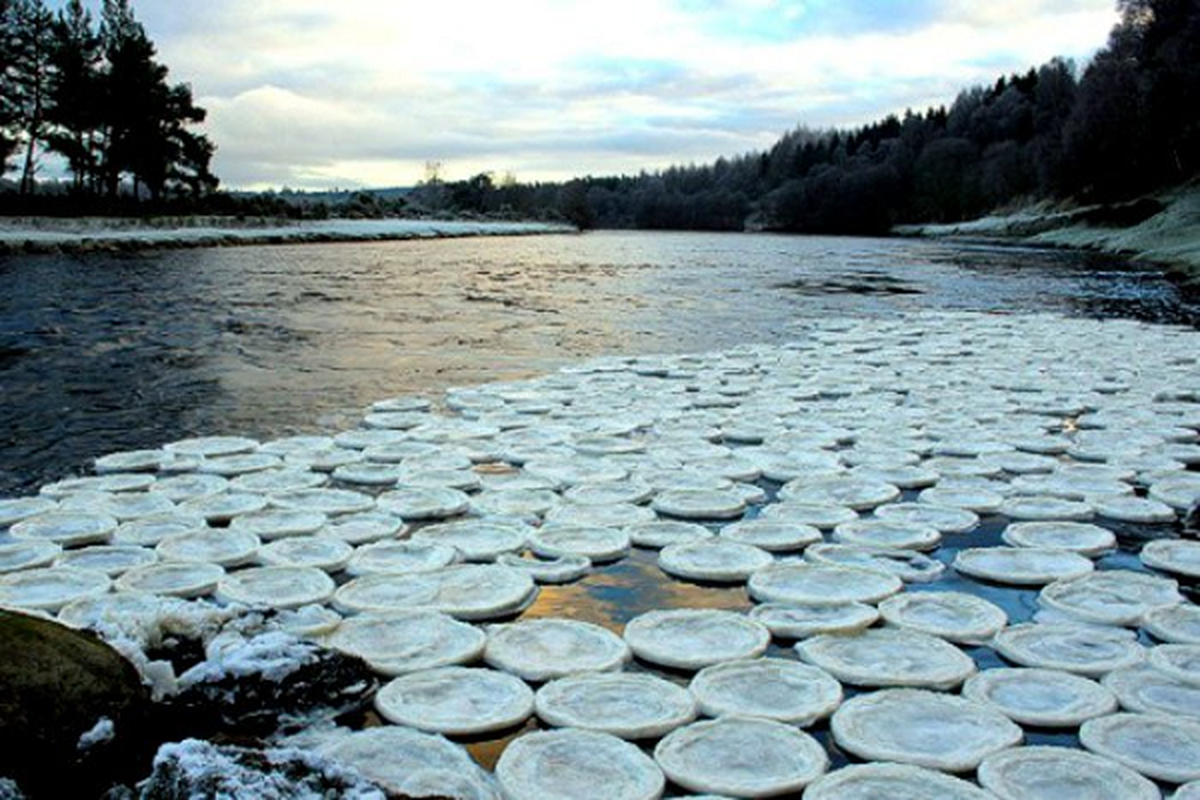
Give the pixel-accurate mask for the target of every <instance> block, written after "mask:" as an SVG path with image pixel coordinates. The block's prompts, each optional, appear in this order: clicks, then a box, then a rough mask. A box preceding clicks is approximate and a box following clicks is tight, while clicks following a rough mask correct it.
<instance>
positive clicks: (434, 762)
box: [316, 725, 500, 800]
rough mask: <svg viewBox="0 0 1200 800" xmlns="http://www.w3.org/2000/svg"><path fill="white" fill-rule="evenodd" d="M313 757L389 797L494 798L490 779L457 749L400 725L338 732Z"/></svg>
mask: <svg viewBox="0 0 1200 800" xmlns="http://www.w3.org/2000/svg"><path fill="white" fill-rule="evenodd" d="M316 753H317V754H318V755H321V756H324V757H325V758H328V759H330V760H332V761H334V762H336V763H340V764H344V765H345V766H347V767H350V768H352V769H355V770H357V771H358V772H360V773H361V774H362V775H363V777H365V778H366V779H367V780H369V781H371V782H372V783H375V784H378V785H379V786H380V787H382V788H383V789H384V790H385V791H387V792H388V794H389V795H397V796H400V797H436V796H438V795H442V794H452V795H454V796H457V797H466V798H472V800H476V798H478V800H498V797H499V794H500V793H499V792H498V791H497V790H496V788H495V786H494V785H493V780H492V777H491V776H490V775H488V774H487V773H486V772H485V771H484V770H483V769H482V768H481V767H479V765H478V764H476V763H475V761H474V760H473V759H472V758H471V756H470V754H468V753H467V751H466V749H465V748H463V747H462V746H461V745H458V744H455V743H453V742H451V741H448V740H447V739H445V738H443V737H442V736H438V735H436V734H431V733H422V732H421V731H415V730H412V729H411V728H405V727H401V726H399V725H382V726H379V727H374V728H366V729H364V730H361V731H353V732H346V733H340V734H339V735H334V736H331V737H329V738H328V739H326V740H324V741H321V742H320V743H319V744H318V745H317V747H316Z"/></svg>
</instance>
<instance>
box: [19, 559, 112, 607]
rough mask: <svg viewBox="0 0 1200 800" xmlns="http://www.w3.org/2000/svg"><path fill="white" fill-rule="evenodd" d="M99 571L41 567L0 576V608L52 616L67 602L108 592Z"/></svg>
mask: <svg viewBox="0 0 1200 800" xmlns="http://www.w3.org/2000/svg"><path fill="white" fill-rule="evenodd" d="M111 585H112V582H111V581H110V580H109V577H108V576H107V575H105V574H104V573H103V572H95V571H92V570H83V569H74V568H71V567H45V568H42V569H28V570H23V571H21V572H12V573H9V574H7V575H3V576H0V606H11V607H14V608H21V609H28V610H31V611H47V612H50V613H54V612H56V611H58V610H59V609H60V608H62V607H63V606H65V605H67V604H68V603H72V602H74V601H76V600H81V599H84V598H89V597H98V596H100V595H103V594H105V593H107V592H108V590H109V587H110V586H111Z"/></svg>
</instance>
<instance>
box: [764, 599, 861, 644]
mask: <svg viewBox="0 0 1200 800" xmlns="http://www.w3.org/2000/svg"><path fill="white" fill-rule="evenodd" d="M749 617H750V619H752V620H755V621H756V622H761V623H762V624H763V625H766V626H767V628H768V629H769V630H770V631H771V635H772V636H774V637H776V638H780V639H805V638H808V637H809V636H817V635H819V634H822V633H840V634H854V633H858V632H859V631H862V630H866V629H867V628H869V627H871V626H872V625H874V624H875V621H876V620H878V619H879V612H878V611H877V610H876V609H875V608H874V607H873V606H869V605H866V604H865V603H846V604H844V605H838V606H828V605H800V604H790V603H762V604H760V605H756V606H755V607H754V608H752V609H750V613H749Z"/></svg>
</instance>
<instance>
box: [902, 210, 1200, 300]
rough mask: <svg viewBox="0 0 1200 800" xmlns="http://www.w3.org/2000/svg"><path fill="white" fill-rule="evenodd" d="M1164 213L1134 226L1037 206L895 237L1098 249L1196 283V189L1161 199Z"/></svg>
mask: <svg viewBox="0 0 1200 800" xmlns="http://www.w3.org/2000/svg"><path fill="white" fill-rule="evenodd" d="M1159 199H1160V200H1161V201H1162V202H1163V203H1164V205H1165V206H1166V207H1165V209H1164V210H1163V211H1161V212H1160V213H1158V214H1155V215H1154V216H1152V217H1150V218H1149V219H1146V220H1144V221H1143V222H1141V223H1138V224H1136V225H1130V226H1128V227H1117V226H1110V225H1094V224H1088V223H1087V222H1081V221H1080V220H1081V218H1082V216H1081V215H1082V213H1083V212H1085V211H1087V210H1088V209H1073V210H1061V209H1056V208H1054V207H1053V206H1051V205H1049V204H1047V203H1038V204H1035V205H1032V206H1029V207H1026V208H1021V209H1018V210H1015V211H1013V212H1011V213H1008V214H992V215H988V216H986V217H980V218H979V219H973V220H967V221H965V222H953V223H947V224H941V225H901V226H898V227H897V228H896V233H899V234H901V235H904V236H925V237H931V238H947V237H952V238H985V239H1013V240H1019V241H1020V242H1022V243H1024V244H1032V245H1044V246H1050V247H1065V248H1073V249H1082V250H1096V251H1099V252H1102V253H1109V254H1113V255H1124V256H1131V257H1133V258H1134V259H1137V260H1143V261H1150V262H1156V263H1160V264H1165V265H1168V266H1172V267H1176V268H1178V269H1179V270H1180V271H1181V272H1182V274H1183V276H1184V278H1185V280H1186V281H1187V282H1189V283H1200V189H1194V188H1192V189H1186V188H1185V189H1181V190H1178V191H1175V192H1170V193H1167V194H1165V195H1163V196H1162V197H1161V198H1159Z"/></svg>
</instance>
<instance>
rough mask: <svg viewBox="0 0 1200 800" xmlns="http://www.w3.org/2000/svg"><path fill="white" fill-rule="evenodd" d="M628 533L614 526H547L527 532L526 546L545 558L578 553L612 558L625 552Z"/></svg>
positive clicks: (591, 557)
mask: <svg viewBox="0 0 1200 800" xmlns="http://www.w3.org/2000/svg"><path fill="white" fill-rule="evenodd" d="M630 546H631V543H630V540H629V534H628V533H626V532H625V531H623V530H620V529H618V528H598V527H576V526H558V525H548V526H546V527H543V528H539V529H536V530H533V531H530V533H529V549H530V550H532V551H533V552H534V553H536V554H538V555H539V556H543V557H545V558H556V557H559V556H582V557H584V558H586V559H589V560H591V561H594V562H605V561H616V560H617V559H619V558H624V557H625V556H626V555H627V554H628V553H629V548H630Z"/></svg>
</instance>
